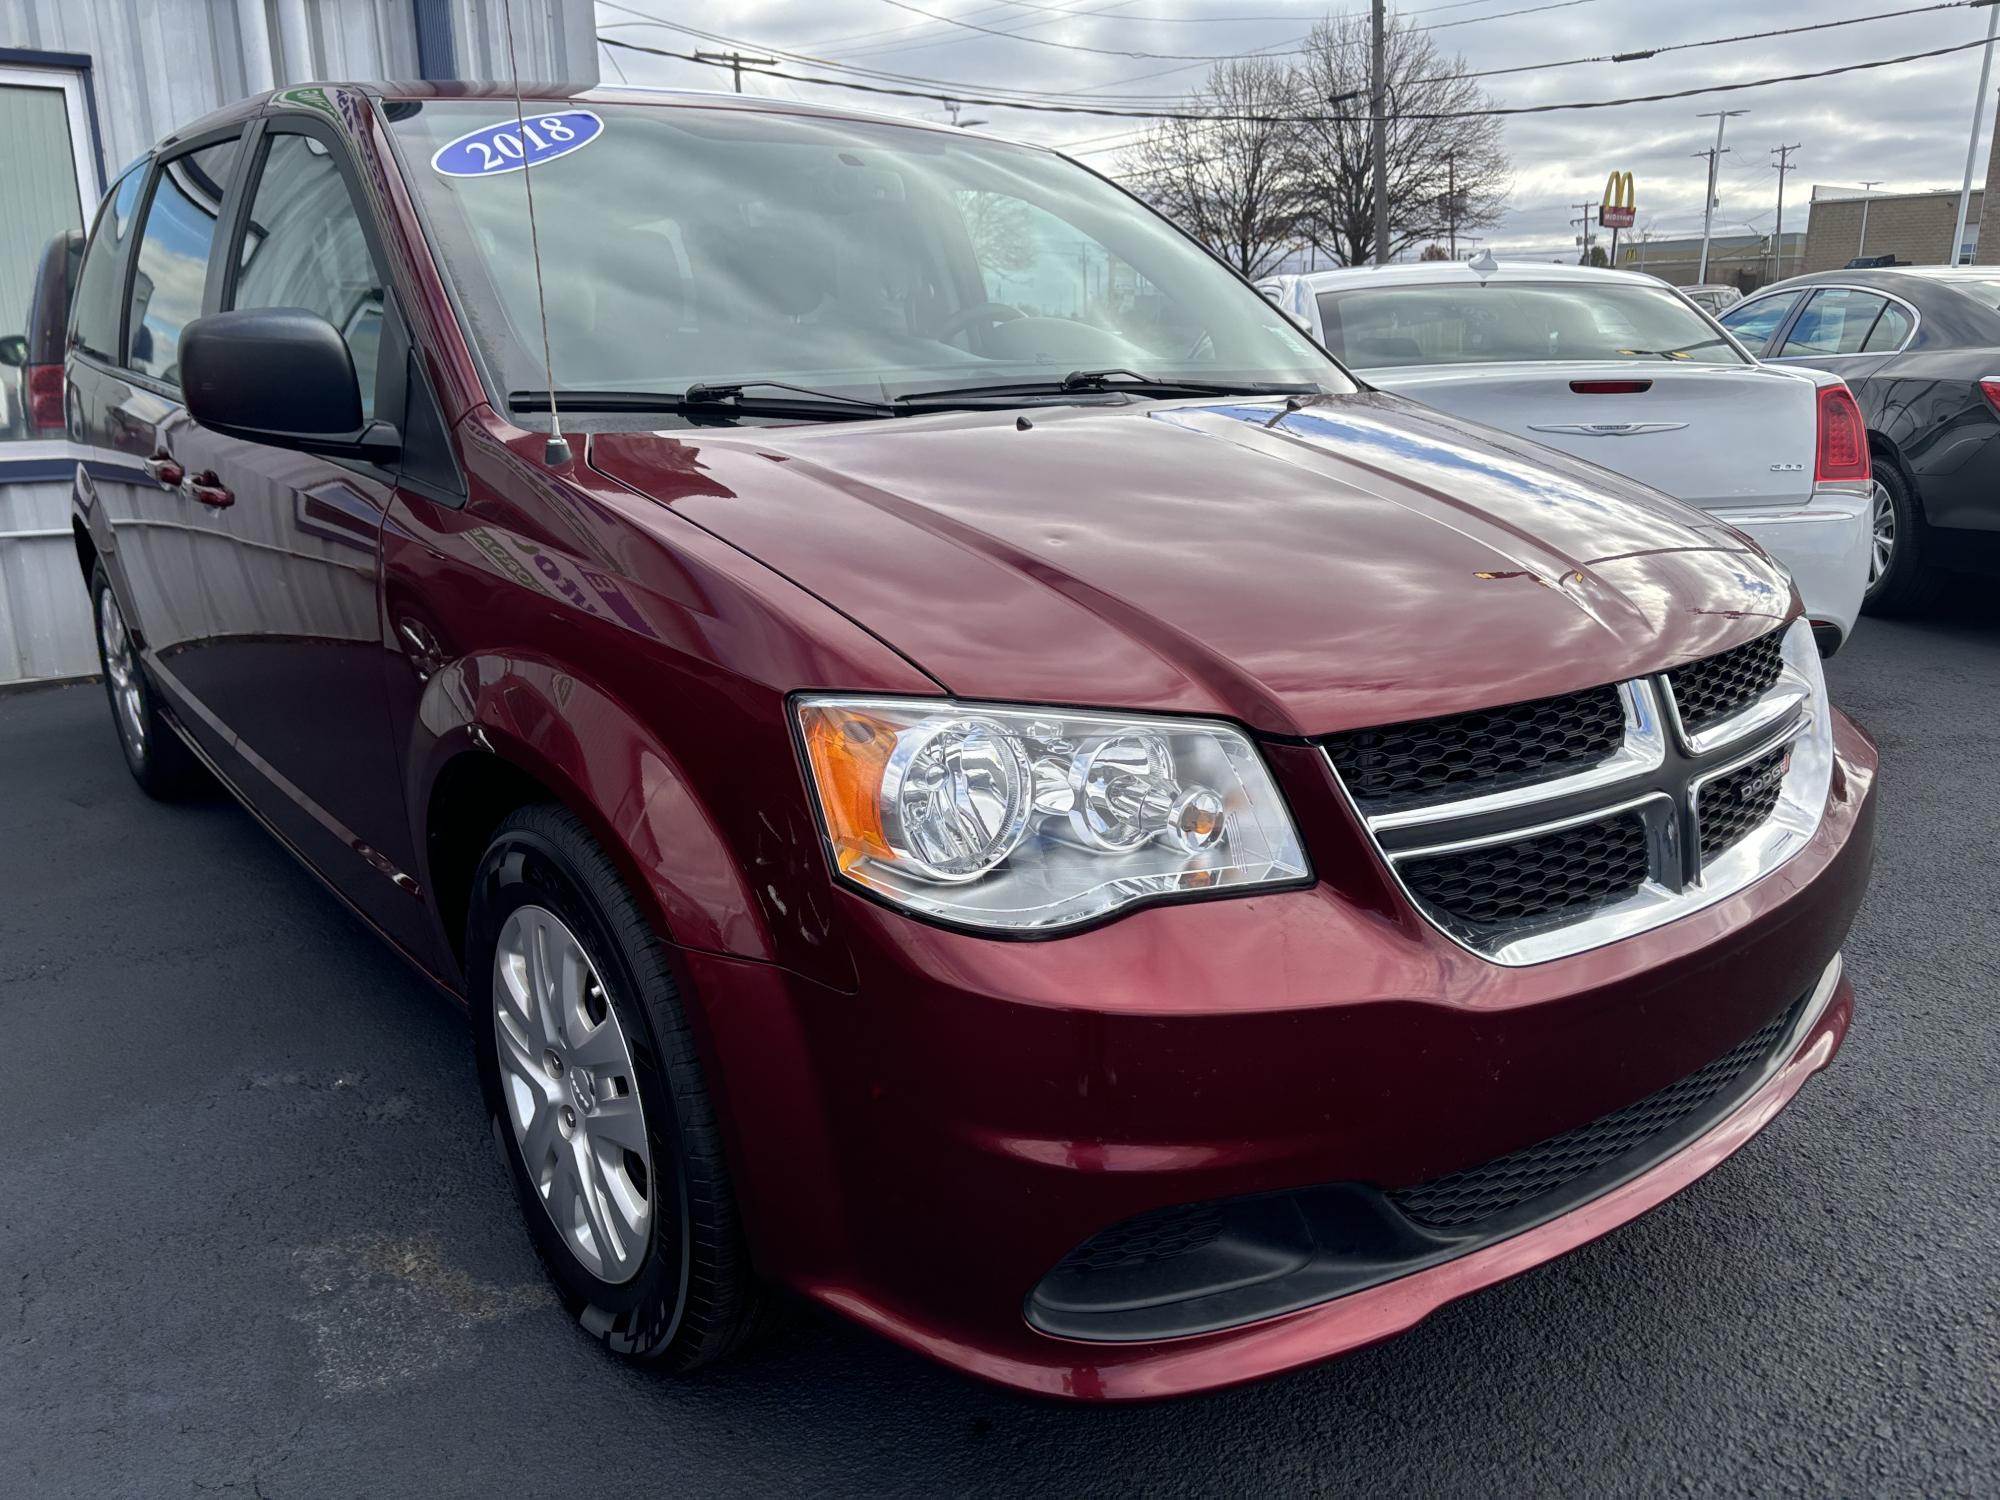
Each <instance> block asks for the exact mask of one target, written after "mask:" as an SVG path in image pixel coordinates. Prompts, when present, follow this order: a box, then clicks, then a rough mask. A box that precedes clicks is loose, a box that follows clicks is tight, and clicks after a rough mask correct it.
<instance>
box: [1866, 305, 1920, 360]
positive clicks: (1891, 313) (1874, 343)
mask: <svg viewBox="0 0 2000 1500" xmlns="http://www.w3.org/2000/svg"><path fill="white" fill-rule="evenodd" d="M1914 327H1916V319H1914V318H1912V317H1911V316H1910V315H1909V313H1908V312H1906V311H1905V310H1904V309H1903V308H1902V307H1901V306H1900V305H1898V304H1897V303H1894V302H1891V303H1889V304H1888V306H1886V307H1884V308H1883V309H1882V316H1881V317H1879V318H1877V319H1876V320H1875V326H1874V328H1872V329H1871V330H1869V333H1868V338H1867V341H1866V342H1865V343H1863V344H1862V346H1861V352H1862V353H1863V354H1894V353H1895V352H1896V351H1897V350H1898V349H1900V348H1902V347H1903V340H1904V339H1906V338H1908V337H1909V336H1910V330H1911V329H1912V328H1914Z"/></svg>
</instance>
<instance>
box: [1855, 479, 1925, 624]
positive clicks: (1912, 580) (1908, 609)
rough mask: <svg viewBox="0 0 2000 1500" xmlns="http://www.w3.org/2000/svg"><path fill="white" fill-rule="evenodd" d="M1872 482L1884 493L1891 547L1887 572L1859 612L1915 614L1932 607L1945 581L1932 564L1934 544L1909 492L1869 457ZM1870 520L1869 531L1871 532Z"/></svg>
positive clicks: (1905, 481)
mask: <svg viewBox="0 0 2000 1500" xmlns="http://www.w3.org/2000/svg"><path fill="white" fill-rule="evenodd" d="M1874 468H1875V482H1876V483H1877V484H1879V485H1881V486H1882V488H1883V489H1884V490H1886V491H1887V492H1888V496H1889V506H1890V511H1891V514H1892V515H1893V516H1894V517H1895V526H1896V530H1895V545H1894V547H1893V549H1892V550H1891V552H1890V554H1889V566H1888V568H1887V569H1886V570H1885V571H1884V572H1883V573H1882V575H1881V576H1880V577H1879V578H1876V579H1874V580H1873V581H1872V582H1871V583H1870V584H1869V585H1868V592H1867V594H1866V595H1865V596H1864V597H1863V598H1862V601H1861V609H1862V612H1863V613H1864V614H1871V615H1910V614H1920V613H1922V612H1923V611H1924V610H1927V609H1929V608H1930V607H1931V606H1932V605H1933V604H1935V603H1936V602H1937V599H1938V595H1939V594H1940V593H1942V592H1943V590H1944V583H1945V575H1944V572H1943V570H1942V569H1940V568H1939V567H1938V566H1937V564H1936V562H1935V560H1934V558H1935V549H1936V538H1935V537H1934V536H1933V535H1932V533H1931V529H1930V527H1929V525H1928V524H1927V523H1926V522H1925V520H1924V515H1923V508H1922V507H1921V506H1919V505H1918V504H1917V494H1916V489H1915V487H1914V486H1912V485H1911V483H1910V481H1909V479H1908V478H1907V477H1906V476H1905V475H1904V473H1903V471H1902V470H1901V469H1899V468H1897V467H1896V465H1895V464H1894V463H1893V462H1891V461H1890V460H1889V459H1887V458H1884V457H1882V456H1881V455H1880V454H1877V455H1876V457H1875V464H1874ZM1872 519H1873V518H1872V514H1871V527H1872Z"/></svg>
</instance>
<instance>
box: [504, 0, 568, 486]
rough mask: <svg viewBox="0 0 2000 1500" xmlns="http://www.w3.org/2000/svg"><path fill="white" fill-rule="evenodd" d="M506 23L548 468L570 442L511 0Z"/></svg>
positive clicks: (562, 459) (560, 460)
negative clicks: (559, 399)
mask: <svg viewBox="0 0 2000 1500" xmlns="http://www.w3.org/2000/svg"><path fill="white" fill-rule="evenodd" d="M501 11H502V13H503V15H504V16H505V17H506V21H507V73H508V77H509V79H510V81H511V82H512V83H513V85H514V128H515V131H516V132H517V134H516V136H515V139H516V140H518V141H519V142H520V143H521V188H522V191H524V192H525V193H526V194H527V195H528V250H529V253H530V255H531V257H532V258H533V260H534V263H535V312H536V314H537V315H538V316H539V317H540V319H541V324H542V377H543V379H545V380H546V381H547V382H548V392H549V441H548V446H547V447H545V448H544V449H543V450H542V462H543V463H545V464H547V465H548V466H549V467H550V468H552V469H553V468H555V467H556V466H557V465H558V464H566V463H568V462H569V459H570V453H569V440H568V439H567V438H565V437H564V436H563V431H562V415H561V413H559V412H558V411H557V410H556V362H555V360H554V359H553V358H552V357H551V356H550V354H549V304H548V299H547V298H546V297H544V296H543V295H542V241H541V236H540V235H538V234H537V233H536V232H535V184H534V181H533V179H532V178H531V177H530V175H529V174H530V171H531V168H530V167H529V166H528V121H527V117H526V115H525V114H524V113H523V111H522V109H521V67H520V64H519V63H517V62H516V61H515V60H514V0H503V3H502V6H501Z"/></svg>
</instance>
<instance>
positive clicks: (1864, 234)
mask: <svg viewBox="0 0 2000 1500" xmlns="http://www.w3.org/2000/svg"><path fill="white" fill-rule="evenodd" d="M1883 180H1884V179H1882V178H1880V177H1878V178H1876V179H1875V181H1874V182H1864V183H1862V184H1861V238H1860V240H1859V241H1857V242H1856V244H1855V246H1854V258H1855V259H1856V260H1865V259H1866V258H1867V256H1868V199H1869V197H1870V195H1871V194H1872V193H1873V192H1874V190H1875V188H1876V186H1877V185H1878V184H1880V183H1881V182H1882V181H1883Z"/></svg>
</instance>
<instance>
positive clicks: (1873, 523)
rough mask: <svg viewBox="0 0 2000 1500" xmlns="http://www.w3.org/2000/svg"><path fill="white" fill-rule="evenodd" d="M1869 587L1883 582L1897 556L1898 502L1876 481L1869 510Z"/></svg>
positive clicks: (1884, 486)
mask: <svg viewBox="0 0 2000 1500" xmlns="http://www.w3.org/2000/svg"><path fill="white" fill-rule="evenodd" d="M1868 524H1869V547H1868V587H1870V588H1871V589H1872V588H1874V587H1875V585H1876V584H1878V583H1880V582H1881V581H1882V577H1883V575H1884V574H1885V573H1887V572H1888V571H1889V564H1890V563H1891V562H1893V561H1894V560H1895V556H1896V501H1895V497H1894V496H1892V495H1891V494H1890V493H1889V487H1888V486H1887V485H1885V484H1883V483H1882V481H1881V480H1879V479H1878V480H1876V481H1875V495H1874V500H1873V503H1872V504H1871V506H1870V508H1869V523H1868Z"/></svg>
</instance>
